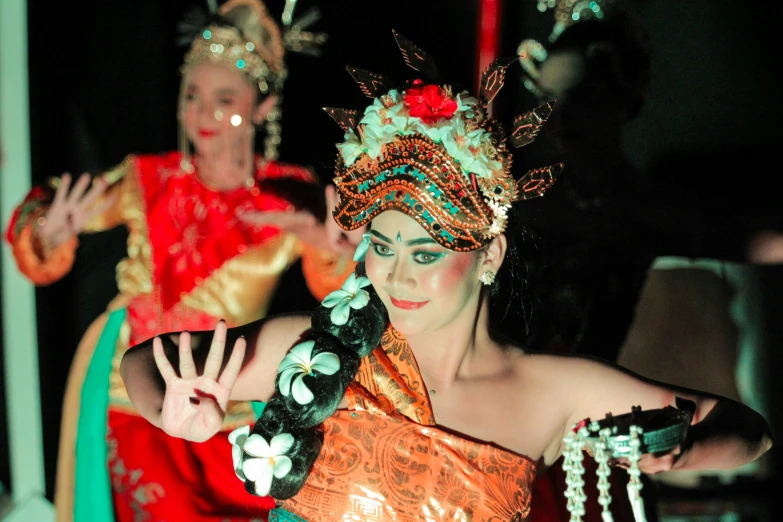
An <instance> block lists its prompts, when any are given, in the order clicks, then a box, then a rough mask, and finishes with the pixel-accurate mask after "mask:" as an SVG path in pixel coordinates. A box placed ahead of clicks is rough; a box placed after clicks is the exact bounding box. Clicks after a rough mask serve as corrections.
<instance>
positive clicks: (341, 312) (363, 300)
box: [321, 274, 370, 326]
mask: <svg viewBox="0 0 783 522" xmlns="http://www.w3.org/2000/svg"><path fill="white" fill-rule="evenodd" d="M367 286H370V280H369V279H367V278H366V277H364V276H362V277H356V274H351V275H350V276H348V279H346V280H345V283H343V287H342V288H341V289H340V290H335V291H334V292H332V293H331V294H329V295H327V296H326V299H324V300H323V301H322V302H321V304H322V305H323V306H325V307H326V308H331V309H332V313H331V316H330V317H331V320H332V323H333V324H334V325H336V326H342V325H344V324H345V323H347V322H348V318H349V317H350V314H351V309H352V308H353V309H354V310H359V309H361V308H364V307H365V306H367V303H369V302H370V294H369V292H367V290H362V288H365V287H367Z"/></svg>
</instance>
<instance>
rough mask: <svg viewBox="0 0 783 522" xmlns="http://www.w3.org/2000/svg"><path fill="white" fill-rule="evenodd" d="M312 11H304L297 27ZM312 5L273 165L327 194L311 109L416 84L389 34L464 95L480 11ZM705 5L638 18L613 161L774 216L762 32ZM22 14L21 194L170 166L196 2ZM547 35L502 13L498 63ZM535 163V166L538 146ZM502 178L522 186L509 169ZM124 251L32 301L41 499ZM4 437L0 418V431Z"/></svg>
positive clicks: (511, 10) (83, 257)
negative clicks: (625, 115) (153, 162)
mask: <svg viewBox="0 0 783 522" xmlns="http://www.w3.org/2000/svg"><path fill="white" fill-rule="evenodd" d="M268 3H269V8H270V11H272V12H273V13H275V14H279V13H280V12H281V11H282V7H283V1H282V0H269V2H268ZM315 3H316V2H312V1H309V0H301V1H300V2H299V6H298V12H299V13H303V12H304V11H305V10H306V9H307V8H308V7H309V6H310V5H313V4H315ZM317 3H318V4H319V6H320V8H321V11H322V13H323V18H322V20H321V22H320V23H319V24H318V25H317V28H318V29H320V30H323V31H325V32H327V33H328V34H329V42H328V43H327V44H326V46H325V47H324V55H323V57H321V58H320V59H313V58H309V57H300V56H290V57H289V59H288V65H289V69H290V76H289V80H288V81H287V83H286V90H285V98H284V107H283V114H284V118H283V122H284V126H283V145H282V149H281V159H282V160H283V161H288V162H291V163H298V164H305V165H311V166H314V167H315V168H316V170H317V171H318V172H319V174H320V176H321V177H322V178H323V179H328V177H329V176H330V173H331V164H332V162H333V158H334V155H335V150H334V147H333V145H334V143H336V142H337V141H338V140H340V139H341V137H342V135H341V132H340V130H339V128H338V127H337V126H336V125H335V124H334V123H333V122H332V121H331V119H330V118H329V117H328V116H326V115H325V114H324V113H323V112H322V111H321V108H322V107H324V106H335V107H347V108H355V107H361V106H362V105H363V104H365V103H366V101H367V100H366V98H364V97H363V95H362V94H361V92H360V91H359V90H358V88H357V87H356V86H355V84H354V83H353V81H352V80H351V78H350V76H349V75H348V74H347V72H345V69H344V66H345V65H348V64H350V65H355V66H357V67H361V68H365V69H368V70H372V71H376V72H381V73H384V74H387V75H390V76H392V77H393V78H399V79H401V80H402V79H407V78H410V77H412V76H413V71H411V70H410V69H407V68H406V67H405V65H404V62H403V61H402V59H401V57H400V55H399V52H398V51H397V49H396V45H395V42H394V40H393V38H392V35H391V29H392V28H395V29H397V30H398V31H399V32H401V33H402V34H404V35H406V36H407V37H408V38H410V39H412V40H413V41H415V42H416V43H418V44H419V45H420V46H421V47H423V48H424V49H426V50H427V51H428V52H429V53H430V54H431V55H432V56H434V57H435V59H436V61H437V63H438V66H439V68H440V70H441V72H442V74H443V77H444V78H446V79H449V80H452V81H453V82H456V83H461V84H462V85H465V86H468V87H469V88H471V89H472V87H473V85H474V77H475V75H476V71H475V69H476V65H475V63H476V53H475V44H476V42H475V39H476V26H477V19H478V16H477V7H478V1H477V0H426V1H425V0H415V1H413V0H397V1H396V2H368V1H366V0H339V1H336V0H330V1H325V0H321V1H320V2H317ZM706 4H707V2H703V1H697V0H657V1H656V0H647V1H644V2H639V3H638V4H637V5H638V9H639V13H640V19H641V21H642V22H643V24H644V25H645V26H646V28H647V29H648V31H649V32H650V34H651V37H652V43H653V84H652V86H651V90H650V96H649V101H648V103H647V105H646V107H645V108H644V110H643V112H642V115H641V116H640V117H639V118H638V120H637V121H636V122H634V123H633V124H632V125H631V128H630V129H629V132H628V133H627V136H626V138H627V142H626V145H627V150H628V152H629V154H630V155H631V157H632V159H633V161H634V162H635V163H636V164H637V166H639V167H641V168H642V169H643V170H644V171H646V172H647V173H648V174H647V175H648V176H649V177H651V179H653V180H654V182H655V185H656V186H657V187H658V188H659V189H661V190H662V191H663V192H664V193H666V194H669V195H671V197H672V199H673V200H676V201H677V202H678V204H681V205H708V206H711V207H712V208H713V209H717V210H718V211H725V212H727V213H732V212H736V213H744V214H747V215H760V216H768V215H771V214H772V215H774V214H776V213H777V211H778V209H777V195H778V194H780V186H781V185H780V179H779V174H778V173H779V167H777V166H776V163H775V159H776V154H775V150H776V147H777V146H778V144H779V143H780V137H781V132H780V128H779V122H780V112H781V111H780V104H779V103H778V93H780V92H781V83H780V81H778V80H774V79H773V78H774V76H776V73H777V72H778V71H777V66H776V63H777V62H778V60H779V58H778V59H776V58H775V56H776V55H777V53H778V49H777V47H776V45H775V42H776V39H775V38H774V32H773V31H775V28H774V26H773V25H772V22H773V21H774V20H773V16H771V15H770V14H768V13H767V12H766V11H765V10H764V9H763V8H762V7H761V6H760V5H758V4H753V8H752V9H751V8H750V4H748V7H746V6H745V5H744V4H740V3H739V2H736V1H729V0H710V2H709V3H708V4H709V9H707V7H706ZM28 5H29V44H30V47H29V60H30V89H31V93H30V100H31V107H30V112H31V136H32V167H33V182H34V183H41V182H42V181H43V180H44V179H45V178H46V177H48V176H52V175H59V174H60V173H62V172H64V171H70V172H73V173H80V172H82V171H91V172H98V171H100V170H102V169H105V168H108V167H111V166H113V165H116V164H117V163H119V162H120V161H121V160H122V159H123V157H124V156H125V155H127V154H129V153H156V152H162V151H168V150H173V149H175V148H176V102H177V93H178V85H179V74H178V68H179V66H180V64H181V61H182V56H183V54H184V51H185V49H183V48H178V47H176V45H175V40H176V36H177V33H176V26H177V22H178V21H179V20H180V19H181V18H182V17H183V16H184V15H185V13H186V12H187V10H188V9H189V8H191V7H193V6H201V5H203V4H202V3H201V2H198V1H188V0H166V1H160V0H134V1H132V2H127V1H117V0H101V1H98V0H86V1H82V2H78V3H66V2H50V1H44V0H30V1H29V2H28ZM552 21H553V17H552V12H551V11H549V12H547V13H545V14H541V13H538V11H537V9H536V1H535V0H505V2H504V9H503V16H502V53H501V54H503V55H513V54H516V48H517V45H518V44H519V42H520V41H521V40H522V39H523V38H525V37H534V38H537V39H539V40H541V41H543V40H544V39H545V38H546V36H547V35H548V33H549V31H550V29H551V25H552ZM519 76H520V74H519V69H518V68H512V69H511V70H510V71H509V75H508V80H507V86H506V88H505V89H504V91H503V92H502V93H501V95H500V96H499V98H498V100H497V102H496V109H495V110H496V114H497V115H499V116H500V118H501V119H502V120H505V121H506V122H510V121H511V119H512V117H513V116H514V115H515V114H517V113H519V112H522V111H524V110H526V109H529V108H531V107H532V106H533V104H534V103H535V102H534V101H533V100H532V98H531V97H530V96H529V95H528V94H527V92H526V91H525V90H524V88H523V87H522V86H521V84H520V83H519V82H518V78H519ZM540 147H541V148H542V149H543V150H544V151H546V150H547V147H548V144H546V142H543V144H541V145H540ZM519 159H523V157H522V155H520V157H519ZM767 165H768V167H767ZM516 166H517V168H519V169H520V170H524V168H525V165H524V161H517V165H516ZM9 174H11V173H6V175H9ZM20 197H21V195H20ZM125 239H126V233H125V231H124V230H122V229H117V230H113V231H110V232H107V233H102V234H100V235H97V236H92V237H89V236H88V237H84V238H83V239H82V241H81V245H80V247H79V251H78V254H77V256H78V257H77V261H76V264H75V265H74V268H73V270H72V272H71V274H70V275H69V276H67V277H66V278H64V279H63V280H62V281H60V282H58V283H56V284H54V285H52V286H50V287H48V288H42V289H39V290H38V291H37V302H38V328H39V340H40V350H39V354H40V363H41V364H40V371H41V375H40V377H41V379H40V381H41V393H42V410H43V417H44V418H43V426H44V430H45V433H44V445H45V448H44V449H45V464H46V474H47V494H48V495H49V496H50V497H51V495H52V493H53V482H54V475H55V469H54V467H55V463H56V454H57V440H58V436H59V433H58V431H59V430H58V427H59V423H60V415H61V412H60V410H61V401H62V396H63V392H64V386H65V379H66V376H67V371H68V367H69V364H70V361H71V358H72V357H73V353H74V351H75V348H76V345H77V343H78V341H79V339H80V337H81V335H82V334H83V333H84V331H85V330H86V329H87V327H88V326H89V324H90V322H91V321H92V320H93V319H95V318H96V317H97V316H98V315H99V314H100V313H101V312H102V311H103V310H104V309H105V306H106V304H107V303H108V301H109V300H110V299H111V298H112V297H114V295H115V294H116V291H117V289H116V284H115V281H114V266H115V265H116V263H117V262H118V261H119V260H120V259H121V258H122V257H123V255H124V252H125ZM3 268H4V269H9V268H11V267H3ZM296 268H297V267H294V269H293V270H292V271H291V272H290V273H289V274H288V275H287V276H286V283H288V284H290V285H291V286H290V288H292V289H294V290H291V291H290V293H289V292H287V297H286V299H278V300H277V301H276V302H275V305H274V306H273V308H274V309H276V310H283V309H286V308H288V309H290V308H300V307H306V306H309V305H310V304H312V300H311V299H309V298H308V297H307V296H306V295H305V291H304V287H303V283H302V280H301V279H302V278H301V276H300V275H299V273H298V271H297V270H296ZM11 269H12V268H11ZM5 349H11V347H5ZM0 392H1V390H0ZM1 398H2V397H1V396H0V399H1ZM2 404H3V402H2V400H0V407H2ZM0 413H3V412H2V411H0ZM4 419H5V415H4V414H3V415H0V422H2V421H4ZM4 428H5V426H3V425H0V429H3V430H4ZM4 442H5V437H4V436H3V433H0V455H4V454H5V453H6V451H7V449H6V448H4V447H3V446H2V444H3V443H4ZM0 463H2V464H3V465H2V466H0V481H3V482H6V483H7V482H8V469H7V465H6V464H5V463H7V460H6V459H0Z"/></svg>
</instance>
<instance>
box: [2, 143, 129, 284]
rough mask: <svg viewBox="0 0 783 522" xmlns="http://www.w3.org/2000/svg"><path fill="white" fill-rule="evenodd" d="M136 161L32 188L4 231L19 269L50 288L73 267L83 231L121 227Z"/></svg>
mask: <svg viewBox="0 0 783 522" xmlns="http://www.w3.org/2000/svg"><path fill="white" fill-rule="evenodd" d="M132 168H133V161H132V157H129V158H128V159H126V161H125V162H123V163H122V164H121V165H120V166H118V167H117V168H115V169H113V170H111V171H109V172H106V173H105V174H103V175H101V176H99V177H96V178H95V179H92V180H91V179H90V177H89V176H88V175H83V176H82V177H81V178H79V179H78V181H76V182H75V184H74V185H73V187H72V186H71V184H72V181H73V179H72V177H71V176H70V175H68V174H66V175H63V177H62V178H52V179H50V180H49V182H48V183H47V186H46V187H36V188H34V189H33V190H32V191H31V192H30V193H29V194H28V195H27V197H26V198H25V200H24V201H23V202H22V204H20V205H19V207H17V209H16V210H15V212H14V214H13V216H12V217H11V222H10V224H9V226H8V229H7V231H6V240H7V241H8V243H9V244H11V246H12V248H13V254H14V258H15V259H16V263H17V266H18V267H19V271H20V272H22V273H23V274H24V275H25V276H26V277H27V278H28V279H30V281H32V282H33V283H34V284H36V285H39V286H43V285H48V284H51V283H53V282H55V281H57V280H59V279H61V278H62V277H63V276H65V275H66V274H67V273H68V272H69V271H70V270H71V267H72V266H73V261H74V255H75V252H76V248H77V246H78V240H77V238H76V236H77V235H78V234H80V233H82V232H98V231H101V230H108V229H109V228H113V227H115V226H118V225H119V224H121V223H122V219H123V214H122V212H123V209H124V208H126V207H128V205H129V203H128V201H125V199H127V196H128V194H129V190H128V185H129V183H130V182H131V181H132V180H133V179H134V176H133V175H130V174H129V172H130V171H131V170H132Z"/></svg>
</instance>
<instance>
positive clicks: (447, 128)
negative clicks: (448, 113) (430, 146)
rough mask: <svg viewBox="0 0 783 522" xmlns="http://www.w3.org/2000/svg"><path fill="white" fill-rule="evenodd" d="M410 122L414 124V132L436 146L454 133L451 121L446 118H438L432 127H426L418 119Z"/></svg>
mask: <svg viewBox="0 0 783 522" xmlns="http://www.w3.org/2000/svg"><path fill="white" fill-rule="evenodd" d="M411 120H414V121H415V122H416V132H418V133H420V134H424V135H425V136H427V137H428V138H429V139H431V140H432V141H434V142H435V143H437V144H440V143H442V142H443V138H444V137H445V136H446V135H448V134H451V133H452V132H453V131H454V126H453V125H452V123H451V120H449V119H446V118H439V119H438V121H437V122H435V124H433V125H427V124H426V123H424V122H423V121H421V119H419V118H411Z"/></svg>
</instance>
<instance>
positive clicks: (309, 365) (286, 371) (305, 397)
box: [277, 341, 340, 405]
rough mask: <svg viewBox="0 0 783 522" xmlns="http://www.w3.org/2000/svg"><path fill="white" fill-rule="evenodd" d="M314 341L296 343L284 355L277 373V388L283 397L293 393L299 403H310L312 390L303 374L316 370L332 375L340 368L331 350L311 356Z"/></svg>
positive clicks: (338, 361)
mask: <svg viewBox="0 0 783 522" xmlns="http://www.w3.org/2000/svg"><path fill="white" fill-rule="evenodd" d="M314 347H315V341H305V342H303V343H300V344H297V345H296V346H294V347H293V348H291V351H290V352H288V355H286V356H285V358H284V359H283V362H282V363H280V367H279V368H278V369H277V373H278V374H279V375H280V379H279V381H278V388H279V389H280V393H282V394H283V395H284V396H285V397H288V396H289V395H293V397H294V400H295V401H296V402H298V403H299V404H302V405H304V404H310V403H311V402H312V400H313V398H314V396H313V392H311V391H310V389H309V388H308V387H307V385H306V384H305V383H304V376H305V375H313V371H318V372H319V373H322V374H324V375H334V374H335V373H337V371H338V370H339V369H340V358H339V357H337V356H336V355H335V354H333V353H331V352H321V353H319V354H318V355H316V356H315V357H313V348H314ZM292 381H293V382H292Z"/></svg>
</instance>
